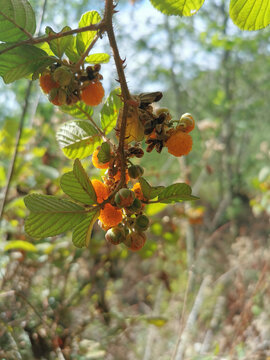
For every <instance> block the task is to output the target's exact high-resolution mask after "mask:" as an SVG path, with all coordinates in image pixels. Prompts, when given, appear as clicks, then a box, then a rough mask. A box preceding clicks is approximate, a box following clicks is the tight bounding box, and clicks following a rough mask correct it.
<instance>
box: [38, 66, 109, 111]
mask: <svg viewBox="0 0 270 360" xmlns="http://www.w3.org/2000/svg"><path fill="white" fill-rule="evenodd" d="M99 71H100V65H99V64H97V65H94V66H88V67H87V68H86V69H85V70H84V69H79V70H77V69H76V68H75V67H73V65H72V64H70V63H69V62H68V61H66V60H64V61H63V64H62V65H60V64H58V63H56V64H53V65H51V66H50V67H49V68H48V69H46V70H45V71H43V73H42V74H41V76H40V77H39V83H40V87H41V88H42V90H43V92H44V93H45V94H48V95H49V101H50V102H51V103H52V104H54V105H57V106H62V105H73V104H75V103H76V102H77V101H79V100H82V101H84V102H85V104H87V105H90V106H97V105H98V104H100V102H101V101H102V99H103V97H104V89H103V86H102V84H101V82H100V80H102V75H100V74H99Z"/></svg>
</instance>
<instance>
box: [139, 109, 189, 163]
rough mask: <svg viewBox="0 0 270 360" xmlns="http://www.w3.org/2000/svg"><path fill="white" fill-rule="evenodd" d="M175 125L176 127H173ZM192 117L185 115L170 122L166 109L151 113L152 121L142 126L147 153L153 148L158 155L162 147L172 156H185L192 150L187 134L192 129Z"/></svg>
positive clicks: (170, 118)
mask: <svg viewBox="0 0 270 360" xmlns="http://www.w3.org/2000/svg"><path fill="white" fill-rule="evenodd" d="M174 123H176V124H177V125H176V127H173V125H174ZM194 126H195V122H194V119H193V117H192V116H191V115H190V114H188V113H186V114H184V115H182V116H181V118H180V120H179V121H176V120H172V117H171V115H170V113H169V111H168V109H163V108H162V109H158V110H157V111H155V112H153V119H151V120H149V121H147V122H146V123H145V125H144V128H145V130H144V134H145V135H146V144H148V147H147V149H146V151H147V152H151V151H152V150H153V149H154V148H155V149H156V151H157V152H158V153H160V152H161V151H162V149H163V147H164V146H165V147H167V149H168V152H169V153H170V154H172V155H174V156H177V157H179V156H183V155H187V154H188V153H189V152H190V151H191V149H192V137H191V136H190V135H189V134H188V133H189V132H190V131H192V130H193V129H194Z"/></svg>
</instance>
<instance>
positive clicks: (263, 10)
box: [230, 0, 270, 31]
mask: <svg viewBox="0 0 270 360" xmlns="http://www.w3.org/2000/svg"><path fill="white" fill-rule="evenodd" d="M230 16H231V18H232V21H233V22H234V23H235V25H237V26H238V27H239V28H240V29H241V30H249V31H251V30H259V29H263V28H265V27H266V26H267V25H269V23H270V6H269V0H231V2H230Z"/></svg>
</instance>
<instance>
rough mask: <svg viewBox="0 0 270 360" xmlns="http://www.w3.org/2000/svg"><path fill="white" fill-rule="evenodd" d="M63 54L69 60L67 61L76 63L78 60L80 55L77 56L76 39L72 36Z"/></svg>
mask: <svg viewBox="0 0 270 360" xmlns="http://www.w3.org/2000/svg"><path fill="white" fill-rule="evenodd" d="M65 54H66V55H67V57H68V58H69V60H70V61H71V62H73V63H76V62H77V61H79V60H80V55H79V54H78V51H77V47H76V37H74V36H72V39H71V40H70V42H69V44H68V46H67V48H66V50H65Z"/></svg>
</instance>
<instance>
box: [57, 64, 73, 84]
mask: <svg viewBox="0 0 270 360" xmlns="http://www.w3.org/2000/svg"><path fill="white" fill-rule="evenodd" d="M72 78H73V74H72V72H71V71H70V70H69V69H68V68H67V67H65V66H60V67H59V68H57V69H56V70H55V71H54V73H53V79H54V81H56V82H58V83H59V84H60V85H61V86H67V85H69V84H70V82H71V80H72Z"/></svg>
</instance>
